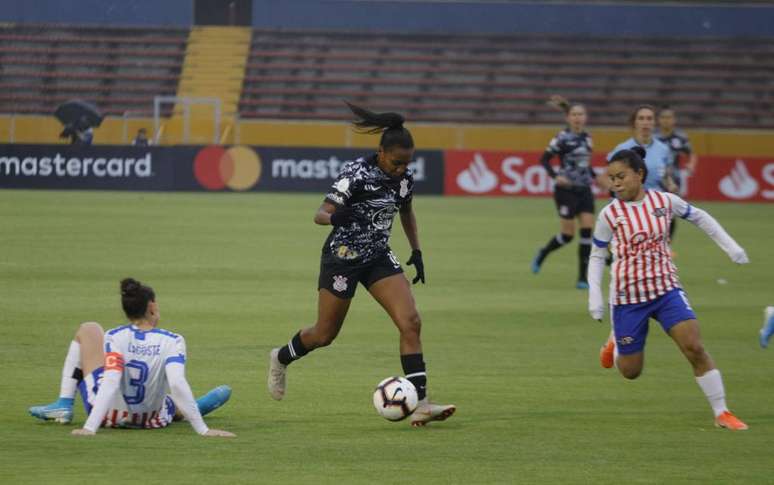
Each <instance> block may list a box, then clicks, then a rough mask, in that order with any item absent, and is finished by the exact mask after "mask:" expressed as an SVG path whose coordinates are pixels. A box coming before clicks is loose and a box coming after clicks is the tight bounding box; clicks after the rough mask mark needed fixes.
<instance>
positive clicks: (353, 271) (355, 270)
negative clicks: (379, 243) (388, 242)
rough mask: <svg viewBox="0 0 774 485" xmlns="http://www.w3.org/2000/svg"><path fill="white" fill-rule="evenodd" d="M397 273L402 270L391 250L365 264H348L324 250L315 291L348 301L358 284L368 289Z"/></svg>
mask: <svg viewBox="0 0 774 485" xmlns="http://www.w3.org/2000/svg"><path fill="white" fill-rule="evenodd" d="M399 273H403V268H401V267H400V262H399V261H398V258H396V257H395V254H394V253H393V252H392V250H389V251H387V252H386V253H384V254H383V255H381V256H377V257H376V258H374V259H372V260H370V261H368V262H366V263H348V262H344V261H341V260H339V259H337V258H336V257H334V256H333V255H332V254H331V253H330V251H328V250H327V249H324V250H323V254H322V258H321V259H320V277H319V279H318V280H317V289H318V290H319V289H322V288H325V289H326V290H328V291H330V292H331V293H333V294H334V295H336V296H338V297H339V298H345V299H349V298H352V297H353V296H355V288H357V284H358V283H362V285H363V286H365V287H366V288H369V287H370V286H371V285H372V284H374V283H376V282H377V281H379V280H381V279H384V278H386V277H388V276H392V275H394V274H399Z"/></svg>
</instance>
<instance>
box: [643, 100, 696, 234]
mask: <svg viewBox="0 0 774 485" xmlns="http://www.w3.org/2000/svg"><path fill="white" fill-rule="evenodd" d="M676 122H677V120H676V117H675V111H674V110H673V109H672V108H670V107H668V106H664V107H662V108H661V111H659V113H658V129H657V130H656V131H655V133H654V134H653V136H655V137H656V138H657V139H658V140H659V141H660V142H661V143H663V144H665V145H666V146H667V147H669V150H670V151H671V155H672V156H671V159H670V163H669V167H668V168H667V173H668V174H669V176H670V177H671V178H672V180H674V182H675V188H676V190H677V191H676V192H675V193H677V194H678V195H680V194H681V189H682V185H683V179H684V178H687V177H690V176H691V175H692V174H693V173H694V172H695V171H696V166H697V165H698V163H699V158H698V157H697V156H696V153H694V151H693V149H692V148H691V141H690V140H689V139H688V135H686V134H685V132H684V131H683V130H680V129H677V128H676V126H675V125H676ZM683 157H687V158H688V161H687V162H686V164H685V168H684V169H683V167H682V166H681V163H680V162H681V158H683ZM675 222H676V221H675V220H673V221H672V224H671V225H670V226H669V240H670V241H671V240H673V239H674V236H675V228H676V227H677V224H675Z"/></svg>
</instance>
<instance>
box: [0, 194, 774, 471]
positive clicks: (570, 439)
mask: <svg viewBox="0 0 774 485" xmlns="http://www.w3.org/2000/svg"><path fill="white" fill-rule="evenodd" d="M320 201H321V196H320V195H292V194H169V193H116V192H91V193H86V192H46V191H37V192H36V191H0V221H1V224H2V228H0V372H2V379H0V386H1V387H0V391H1V392H0V427H1V429H2V431H1V432H0V436H2V438H0V470H2V478H0V480H1V481H2V482H3V483H9V484H11V483H35V484H39V483H87V482H89V483H138V482H142V483H219V484H231V483H281V482H291V483H385V482H387V483H389V482H396V481H397V482H403V483H428V484H429V483H443V484H449V483H465V484H472V483H618V482H624V481H625V482H630V483H680V482H692V483H755V482H759V483H760V482H770V481H771V480H774V467H772V465H771V453H772V446H771V445H772V443H774V349H770V350H768V351H764V350H761V349H760V348H759V347H758V342H757V331H758V328H759V327H760V325H761V320H762V310H763V308H764V306H765V305H768V304H774V285H773V284H772V276H771V275H772V270H773V269H774V250H772V245H771V241H772V240H774V205H752V204H751V205H744V204H708V203H705V204H698V205H699V206H701V207H704V208H706V209H708V210H709V211H710V212H711V213H712V214H713V215H715V217H716V218H717V219H718V220H719V221H720V222H721V223H722V224H724V226H725V227H726V228H727V229H728V231H729V232H730V233H731V234H732V235H733V236H734V237H735V238H736V239H737V240H738V241H739V242H740V243H741V244H742V245H743V246H744V247H745V248H746V249H747V251H748V254H749V255H750V258H751V260H752V264H750V265H748V266H746V267H737V266H735V265H733V264H732V263H731V262H730V261H729V260H728V258H727V257H726V255H725V254H723V252H722V251H721V250H720V249H719V248H717V247H716V246H715V244H714V243H713V242H712V241H711V240H710V239H708V238H707V237H706V236H705V235H704V234H703V233H702V232H701V231H699V230H698V229H697V228H695V227H692V226H691V225H690V224H687V223H681V224H680V226H679V228H678V233H677V239H676V242H675V250H676V251H677V252H678V259H677V260H676V263H677V265H678V267H679V268H680V275H681V278H682V281H683V284H684V286H685V288H686V290H687V293H688V295H689V297H690V299H691V302H692V303H693V306H694V308H695V309H696V310H697V313H698V315H699V319H700V322H701V327H702V333H703V337H704V342H705V345H706V347H707V349H708V350H709V351H710V353H711V354H712V356H713V357H714V358H715V360H716V362H717V363H718V366H719V368H720V370H721V372H722V373H723V376H724V379H725V384H726V391H727V396H728V401H729V405H730V406H731V409H732V410H734V411H735V412H736V413H737V415H738V416H739V417H741V418H742V419H743V420H745V421H746V422H747V423H748V424H749V425H750V428H751V429H750V430H749V431H747V432H738V433H733V432H728V431H725V430H718V429H715V428H714V427H713V421H712V414H711V411H710V408H709V406H708V404H707V402H706V400H705V399H704V396H703V395H702V394H701V391H700V390H699V388H698V386H697V385H696V383H695V381H694V379H693V376H692V374H691V371H690V367H689V365H688V363H687V362H686V361H685V359H684V358H683V357H682V356H681V355H680V354H679V352H678V350H677V348H676V347H675V345H674V344H673V343H672V342H671V340H670V339H669V338H668V337H666V336H665V335H664V334H663V332H662V331H661V330H660V328H659V327H658V326H657V325H655V324H654V325H652V326H651V332H650V338H649V340H648V346H647V352H646V367H645V372H644V374H643V375H642V376H641V377H640V378H639V379H638V380H636V381H626V380H624V379H623V378H622V377H620V376H619V375H617V373H616V372H615V371H613V370H605V369H602V368H601V367H600V366H599V363H598V360H597V359H598V358H597V351H598V348H599V346H600V345H601V344H602V342H603V341H604V339H605V337H606V335H607V331H608V327H607V325H602V324H599V323H596V322H594V321H592V320H591V319H590V317H589V316H588V315H587V313H586V298H585V292H582V291H578V290H576V289H575V288H574V283H575V277H576V271H577V270H576V264H577V263H576V260H577V249H576V247H577V246H576V244H575V242H573V243H572V245H571V247H568V248H565V249H563V250H562V251H560V252H558V253H555V254H553V255H552V256H551V257H549V259H548V260H547V262H546V265H545V266H544V271H543V272H542V273H541V274H540V275H538V276H535V275H532V274H531V273H530V272H529V262H530V259H531V258H532V256H533V255H534V252H535V250H536V248H537V247H538V246H539V245H541V244H543V243H544V242H545V241H546V240H547V239H548V237H549V236H550V235H551V234H553V233H555V232H556V231H557V228H558V221H557V219H556V217H555V212H554V208H553V203H552V201H550V200H549V199H508V198H481V199H475V198H441V197H418V198H417V199H416V201H415V209H416V211H417V217H418V220H419V228H420V237H421V240H422V247H423V251H424V255H425V264H426V269H427V285H425V286H415V287H414V288H415V292H414V293H415V296H416V299H417V302H418V306H419V309H420V312H421V314H422V317H423V322H424V323H423V332H422V336H423V343H424V350H425V360H426V361H427V363H428V371H429V390H430V395H431V397H432V398H434V399H435V400H437V401H439V402H452V403H455V404H457V405H458V412H457V414H456V415H455V416H454V417H453V418H452V419H451V420H449V421H447V422H444V423H436V424H432V425H430V426H428V427H427V428H424V429H411V428H410V427H409V426H408V423H406V422H403V423H397V424H395V423H389V422H387V421H385V420H383V419H381V418H380V417H378V416H377V415H376V413H375V412H374V410H373V408H372V405H371V402H370V401H371V391H372V389H373V387H374V386H375V385H376V383H377V382H379V380H381V379H382V378H384V377H387V376H389V375H394V374H399V373H400V372H401V369H400V362H399V359H398V339H397V331H396V329H395V328H394V327H393V325H392V323H391V322H390V320H389V319H388V317H387V315H386V314H385V313H384V312H383V311H382V310H381V308H379V307H378V305H377V304H376V303H375V302H374V301H373V300H372V299H371V298H370V297H369V296H368V294H367V292H366V291H365V290H364V289H363V288H362V287H361V288H359V289H358V293H357V296H356V298H355V301H354V303H353V305H352V308H351V310H350V314H349V316H348V318H347V321H346V323H345V324H344V328H343V330H342V332H341V334H340V335H339V338H338V339H337V340H336V342H335V343H334V344H333V345H332V346H331V347H329V348H327V349H321V350H318V351H315V352H314V353H312V354H311V355H309V356H308V357H307V358H305V359H304V360H302V361H300V362H298V363H296V364H294V365H293V366H292V367H291V368H290V371H289V382H288V386H289V388H288V393H287V395H286V398H285V400H284V401H282V402H274V401H272V400H271V399H270V398H269V396H268V393H267V392H266V384H265V382H266V364H267V353H268V351H269V350H270V349H271V348H272V347H273V346H276V345H278V344H283V343H285V342H286V341H287V340H288V339H289V338H290V337H291V336H292V335H293V333H294V332H295V331H296V330H297V329H299V328H300V327H301V326H305V325H308V324H310V323H312V322H313V321H314V318H315V312H316V283H317V272H318V267H319V266H318V265H319V251H320V247H321V245H322V241H323V239H324V238H325V236H326V234H327V229H326V228H322V227H319V226H315V225H314V223H313V222H312V216H313V214H314V212H315V210H316V209H317V207H318V205H319V203H320ZM599 207H600V205H598V208H599ZM394 233H395V234H394V237H393V248H394V249H395V251H396V253H397V254H398V256H399V257H401V258H402V259H403V260H405V259H406V258H407V257H408V253H409V251H408V246H407V243H406V241H405V238H404V236H403V233H402V231H401V229H400V228H399V224H397V225H396V228H395V231H394ZM413 271H414V270H413V268H408V273H409V274H413ZM124 276H133V277H136V278H138V279H140V280H142V281H144V282H147V283H149V284H151V285H152V286H153V287H154V288H155V289H156V291H157V294H158V298H159V300H158V301H159V303H160V305H161V312H162V326H163V327H165V328H168V329H170V330H172V331H175V332H180V333H182V334H183V335H184V336H185V337H186V340H187V343H188V355H189V364H188V379H189V381H190V383H191V385H192V387H193V389H194V392H195V393H196V394H197V395H200V394H202V393H203V392H205V391H206V390H207V389H209V388H211V387H213V386H215V385H218V384H222V383H226V384H230V385H231V386H232V387H233V389H234V394H233V396H232V399H231V401H230V402H229V403H228V404H227V405H226V406H225V407H224V408H222V409H219V410H218V411H216V412H215V413H214V414H213V415H211V417H208V418H207V421H208V423H209V425H210V426H211V427H217V428H223V429H227V430H230V431H233V432H235V433H237V435H238V437H237V438H236V439H234V440H222V439H221V440H218V439H204V438H201V437H199V436H197V435H196V434H195V433H194V432H193V430H192V429H191V428H190V426H188V425H187V424H186V423H176V424H174V425H172V426H171V427H169V428H167V429H164V430H159V431H129V430H103V431H101V432H100V433H99V434H98V435H97V436H96V437H93V438H87V439H77V438H75V437H72V436H70V430H71V429H73V427H74V426H80V425H82V424H83V421H84V414H83V409H82V407H81V405H80V404H78V406H77V408H76V418H75V422H74V423H73V425H72V426H62V425H56V424H51V423H41V422H38V421H36V420H35V419H33V418H31V417H30V416H28V415H27V407H28V406H30V405H32V404H42V403H46V402H49V401H51V400H53V399H54V398H56V395H57V392H58V386H59V373H60V369H61V364H62V360H63V358H64V355H65V351H66V346H67V343H68V341H69V339H70V337H71V336H72V334H73V332H74V330H75V327H76V325H77V324H78V323H79V322H81V321H88V320H96V321H98V322H101V323H102V324H103V326H105V327H106V328H109V327H112V326H116V325H118V324H121V323H123V316H122V314H121V310H120V304H119V299H118V281H119V279H120V278H121V277H124ZM719 279H720V280H721V281H722V280H726V283H725V284H720V283H719V282H718V280H719Z"/></svg>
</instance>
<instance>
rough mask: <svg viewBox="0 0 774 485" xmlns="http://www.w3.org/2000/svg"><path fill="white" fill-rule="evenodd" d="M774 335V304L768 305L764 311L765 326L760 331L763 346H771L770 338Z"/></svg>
mask: <svg viewBox="0 0 774 485" xmlns="http://www.w3.org/2000/svg"><path fill="white" fill-rule="evenodd" d="M772 335H774V306H769V307H766V310H764V312H763V328H761V331H760V332H759V339H760V340H759V341H760V344H761V348H764V349H765V348H766V347H768V346H769V340H771V336H772Z"/></svg>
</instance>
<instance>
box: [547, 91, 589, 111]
mask: <svg viewBox="0 0 774 485" xmlns="http://www.w3.org/2000/svg"><path fill="white" fill-rule="evenodd" d="M547 103H548V105H549V106H552V107H554V108H556V109H558V110H560V111H561V112H562V113H564V114H565V115H568V114H570V111H571V110H572V109H573V108H575V107H578V108H582V109H584V110H585V109H586V107H585V106H583V105H582V104H581V103H571V102H570V101H568V100H567V98H565V97H564V96H560V95H558V94H554V95H551V97H550V98H548V101H547Z"/></svg>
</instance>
